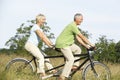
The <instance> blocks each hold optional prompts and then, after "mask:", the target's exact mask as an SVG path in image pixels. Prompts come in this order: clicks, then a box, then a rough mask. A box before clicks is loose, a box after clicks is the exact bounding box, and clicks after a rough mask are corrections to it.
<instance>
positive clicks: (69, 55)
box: [61, 47, 74, 77]
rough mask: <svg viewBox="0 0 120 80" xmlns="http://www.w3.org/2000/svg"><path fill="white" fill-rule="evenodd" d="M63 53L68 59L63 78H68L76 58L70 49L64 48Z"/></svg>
mask: <svg viewBox="0 0 120 80" xmlns="http://www.w3.org/2000/svg"><path fill="white" fill-rule="evenodd" d="M61 51H62V53H63V55H64V56H65V58H66V64H65V66H64V69H63V72H62V74H61V76H64V77H68V76H69V74H70V72H71V68H72V66H73V63H74V56H73V54H72V51H71V49H70V47H66V48H62V49H61Z"/></svg>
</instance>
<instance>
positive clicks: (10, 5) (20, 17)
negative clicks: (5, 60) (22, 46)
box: [0, 0, 120, 48]
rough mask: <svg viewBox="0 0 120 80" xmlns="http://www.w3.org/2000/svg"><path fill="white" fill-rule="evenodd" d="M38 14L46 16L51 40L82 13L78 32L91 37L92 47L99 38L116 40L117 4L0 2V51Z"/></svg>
mask: <svg viewBox="0 0 120 80" xmlns="http://www.w3.org/2000/svg"><path fill="white" fill-rule="evenodd" d="M39 13H42V14H44V15H45V16H46V19H47V23H48V26H50V27H51V32H53V33H54V34H55V39H56V38H57V36H58V35H59V34H60V32H61V31H62V30H63V29H64V27H65V26H66V25H67V24H69V23H70V22H72V21H73V16H74V14H75V13H82V14H83V17H84V20H83V23H82V24H81V25H80V26H79V28H81V29H82V30H84V31H88V32H89V33H90V34H92V36H91V38H90V39H89V40H90V41H91V42H92V43H95V42H96V41H97V40H98V38H99V37H100V36H101V35H106V36H107V39H114V41H115V42H118V41H119V40H120V0H0V48H6V46H5V43H6V41H8V40H9V39H10V38H11V37H12V36H14V35H15V33H16V29H17V28H19V27H20V25H21V24H22V23H26V21H28V20H33V19H35V17H36V15H38V14H39ZM53 42H55V40H54V41H53Z"/></svg>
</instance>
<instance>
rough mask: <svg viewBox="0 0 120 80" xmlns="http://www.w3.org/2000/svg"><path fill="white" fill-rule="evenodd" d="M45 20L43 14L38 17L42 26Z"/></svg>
mask: <svg viewBox="0 0 120 80" xmlns="http://www.w3.org/2000/svg"><path fill="white" fill-rule="evenodd" d="M45 22H46V18H45V16H41V18H40V19H39V23H40V25H41V26H43V25H44V24H45Z"/></svg>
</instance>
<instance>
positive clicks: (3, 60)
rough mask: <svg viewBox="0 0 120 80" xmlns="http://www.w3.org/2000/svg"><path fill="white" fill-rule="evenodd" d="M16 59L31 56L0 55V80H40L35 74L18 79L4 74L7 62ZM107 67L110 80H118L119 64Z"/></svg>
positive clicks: (21, 75) (57, 62) (110, 64)
mask: <svg viewBox="0 0 120 80" xmlns="http://www.w3.org/2000/svg"><path fill="white" fill-rule="evenodd" d="M17 57H22V58H27V59H31V56H19V55H15V54H11V55H7V54H1V53H0V80H40V79H39V77H38V75H36V73H32V74H29V75H26V74H23V73H20V75H19V77H20V79H19V77H17V76H16V75H15V74H14V73H12V72H5V71H4V70H5V66H6V64H7V63H8V61H10V60H11V59H13V58H17ZM51 63H52V64H53V65H54V66H56V65H57V64H61V63H63V60H62V59H52V60H51ZM107 66H108V67H109V68H110V70H111V73H112V80H120V64H113V63H108V64H107ZM28 72H29V71H28ZM25 77H26V78H25ZM78 77H80V78H81V71H80V72H78V73H77V74H76V75H75V76H74V78H75V79H74V80H77V79H78ZM81 79H82V78H81ZM48 80H55V78H50V79H48Z"/></svg>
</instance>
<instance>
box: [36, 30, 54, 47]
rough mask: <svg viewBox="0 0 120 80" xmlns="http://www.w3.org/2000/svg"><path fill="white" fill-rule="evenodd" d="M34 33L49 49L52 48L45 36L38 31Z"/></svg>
mask: <svg viewBox="0 0 120 80" xmlns="http://www.w3.org/2000/svg"><path fill="white" fill-rule="evenodd" d="M35 32H36V34H37V35H38V36H39V37H40V39H41V40H43V42H44V43H45V44H46V45H48V46H49V47H50V48H52V47H53V44H52V42H51V41H50V40H49V39H48V38H47V36H46V35H45V34H44V33H43V32H41V31H40V30H36V31H35Z"/></svg>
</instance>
